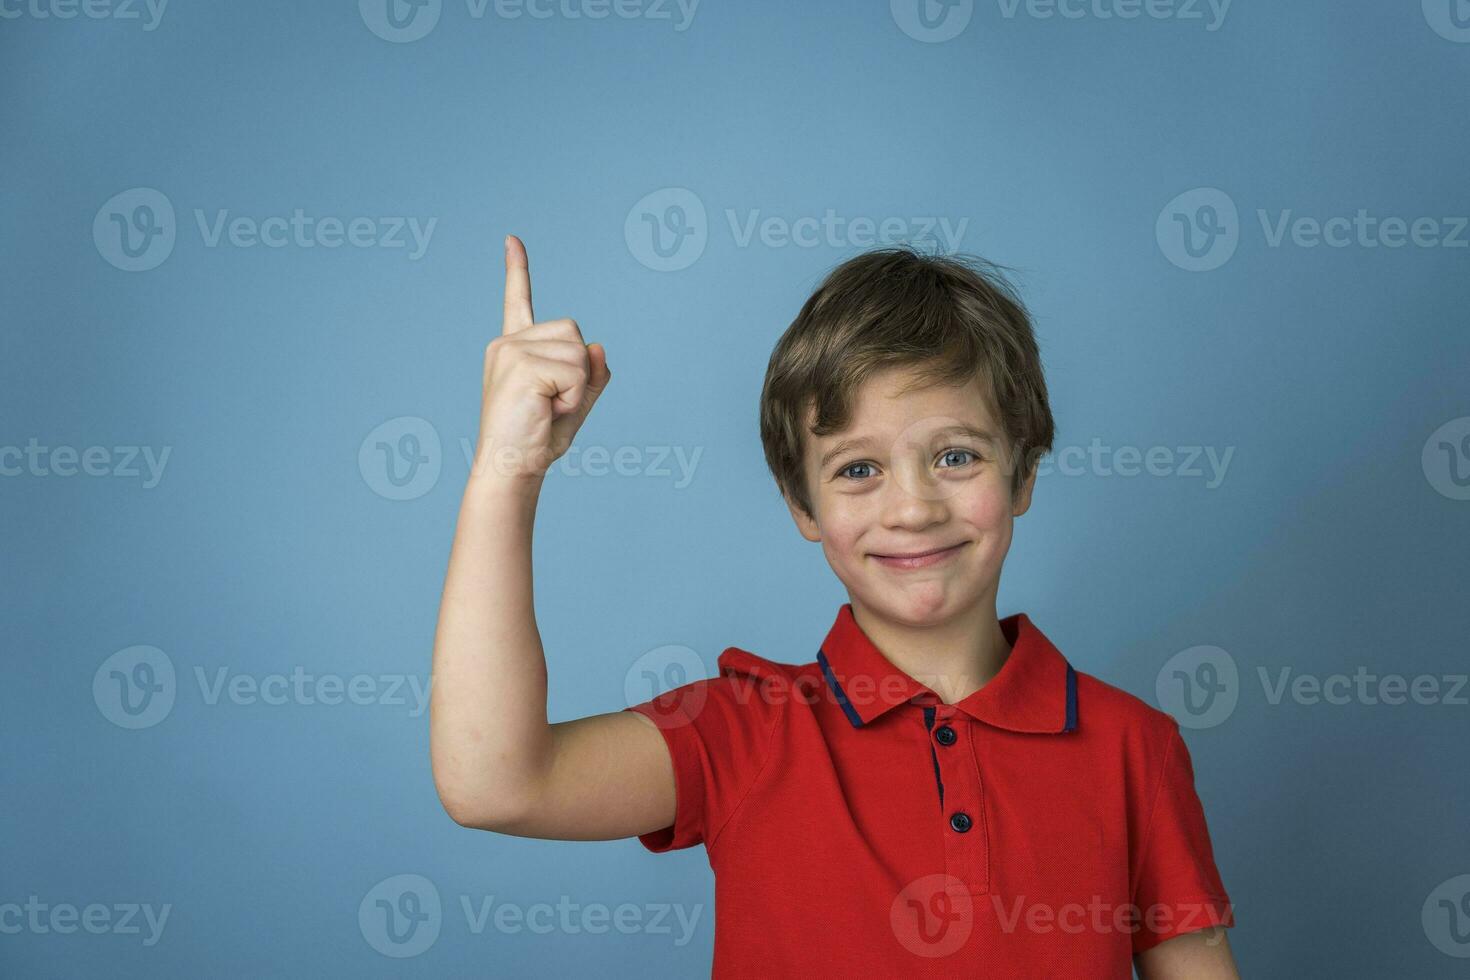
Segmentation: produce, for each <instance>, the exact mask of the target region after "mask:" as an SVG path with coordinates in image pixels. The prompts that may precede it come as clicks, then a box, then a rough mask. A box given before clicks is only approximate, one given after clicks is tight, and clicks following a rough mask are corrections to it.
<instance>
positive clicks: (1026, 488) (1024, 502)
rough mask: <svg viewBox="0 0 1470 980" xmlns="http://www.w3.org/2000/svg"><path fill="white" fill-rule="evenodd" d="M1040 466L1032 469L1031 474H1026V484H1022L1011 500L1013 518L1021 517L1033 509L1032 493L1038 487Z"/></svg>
mask: <svg viewBox="0 0 1470 980" xmlns="http://www.w3.org/2000/svg"><path fill="white" fill-rule="evenodd" d="M1040 468H1041V467H1040V466H1033V467H1031V472H1030V473H1028V474H1026V482H1025V483H1023V484H1021V487H1020V489H1018V490H1017V491H1016V492H1015V494H1014V496H1013V497H1012V499H1011V516H1012V517H1020V516H1021V515H1022V514H1024V513H1026V511H1028V510H1030V509H1031V491H1032V490H1033V489H1035V487H1036V471H1037V470H1039V469H1040Z"/></svg>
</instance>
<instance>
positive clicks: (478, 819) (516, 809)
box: [435, 778, 530, 831]
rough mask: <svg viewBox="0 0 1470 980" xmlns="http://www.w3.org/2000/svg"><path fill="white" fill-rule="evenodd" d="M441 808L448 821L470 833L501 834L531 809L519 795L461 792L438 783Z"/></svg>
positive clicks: (436, 781) (440, 782)
mask: <svg viewBox="0 0 1470 980" xmlns="http://www.w3.org/2000/svg"><path fill="white" fill-rule="evenodd" d="M435 788H436V789H437V790H438V793H439V805H440V806H441V807H443V808H444V812H445V813H447V814H448V815H449V819H451V820H453V821H454V822H455V823H457V824H459V825H460V826H461V827H465V828H468V829H470V830H490V831H501V830H502V829H503V828H505V827H509V826H512V825H514V824H515V823H516V822H517V821H519V820H520V819H522V817H523V816H524V815H525V814H526V813H527V812H528V810H529V809H530V808H529V807H528V806H526V805H525V804H524V803H523V802H522V800H521V798H520V796H519V795H518V794H511V793H505V792H483V791H482V792H459V791H456V790H455V789H454V788H452V787H451V786H447V785H445V783H444V782H442V781H440V780H439V779H437V778H436V779H435Z"/></svg>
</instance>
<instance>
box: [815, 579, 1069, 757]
mask: <svg viewBox="0 0 1470 980" xmlns="http://www.w3.org/2000/svg"><path fill="white" fill-rule="evenodd" d="M1000 628H1001V632H1002V633H1004V634H1005V638H1006V640H1007V641H1008V642H1009V643H1010V644H1011V652H1010V656H1008V657H1007V658H1006V662H1005V663H1004V664H1002V665H1001V669H1000V673H998V674H996V675H995V676H994V677H992V678H991V679H990V680H989V681H988V682H987V683H986V684H985V685H984V686H983V687H981V688H980V689H979V690H978V691H975V692H974V693H973V694H971V695H970V696H969V697H967V698H965V699H964V700H962V701H959V702H957V703H956V704H955V707H956V708H958V709H959V710H961V711H963V712H965V713H966V714H968V715H970V716H971V717H972V718H974V719H976V720H977V721H983V722H985V723H986V724H988V725H994V726H996V727H998V728H1005V729H1009V730H1010V731H1014V732H1035V733H1060V732H1070V731H1073V730H1075V729H1076V727H1077V673H1076V671H1074V670H1073V669H1072V665H1071V664H1069V663H1068V662H1067V660H1066V658H1065V657H1063V656H1062V654H1061V652H1060V651H1058V650H1057V648H1056V647H1055V646H1053V645H1052V643H1051V641H1050V640H1048V639H1047V638H1046V635H1045V634H1044V633H1042V632H1041V630H1039V629H1038V628H1037V627H1036V624H1034V623H1032V622H1031V620H1030V618H1029V617H1028V616H1027V615H1026V614H1025V613H1016V614H1015V615H1012V616H1007V617H1006V618H1004V619H1002V620H1000ZM817 663H818V665H820V667H821V668H822V676H823V677H825V678H826V681H827V686H828V687H829V688H831V690H832V693H833V694H834V695H835V696H836V698H837V703H838V704H839V705H841V706H842V710H843V712H844V713H845V714H846V715H847V720H848V721H850V722H852V725H853V727H854V728H861V727H862V726H864V725H866V724H868V723H869V722H871V721H872V720H873V719H875V718H877V717H878V716H879V715H881V714H883V713H884V712H886V711H887V710H888V709H889V708H892V707H894V706H895V705H899V704H903V703H904V702H905V701H910V700H915V699H917V700H919V701H920V702H921V703H928V704H935V703H938V700H939V699H938V695H936V694H935V693H934V692H933V691H932V690H930V689H929V688H928V687H926V686H925V685H923V684H921V683H919V682H918V681H916V680H914V679H913V678H912V677H910V676H909V675H907V674H905V673H904V672H903V671H901V670H899V669H898V668H897V667H895V666H894V665H893V664H892V662H890V661H889V660H888V658H887V657H885V656H884V655H883V652H882V651H881V650H879V649H878V647H877V646H875V645H874V643H873V641H872V640H870V639H869V638H868V635H867V634H866V633H864V632H863V630H862V627H860V626H858V624H857V620H856V619H854V618H853V614H852V603H850V602H846V603H843V604H842V608H841V609H839V610H838V611H837V620H836V622H834V623H833V624H832V628H831V629H830V630H828V631H827V638H826V639H824V640H823V641H822V647H821V649H820V650H819V651H818V652H817Z"/></svg>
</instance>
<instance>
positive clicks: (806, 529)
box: [781, 492, 822, 541]
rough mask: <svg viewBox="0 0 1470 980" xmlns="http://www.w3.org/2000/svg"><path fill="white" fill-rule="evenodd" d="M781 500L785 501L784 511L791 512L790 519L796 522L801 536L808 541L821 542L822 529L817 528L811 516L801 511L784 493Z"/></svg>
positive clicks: (798, 505)
mask: <svg viewBox="0 0 1470 980" xmlns="http://www.w3.org/2000/svg"><path fill="white" fill-rule="evenodd" d="M781 499H783V500H785V501H786V509H787V510H789V511H791V519H792V520H793V521H795V522H796V529H797V530H798V531H800V532H801V536H802V537H804V538H806V539H807V540H808V541H820V540H822V529H821V528H819V527H817V522H816V521H815V520H813V519H812V517H811V515H810V514H808V513H807V512H806V511H804V510H802V509H801V505H800V504H798V503H797V502H796V501H794V500H792V499H791V498H790V497H789V496H787V495H786V494H785V493H784V492H783V493H782V494H781Z"/></svg>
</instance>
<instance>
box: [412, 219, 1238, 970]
mask: <svg viewBox="0 0 1470 980" xmlns="http://www.w3.org/2000/svg"><path fill="white" fill-rule="evenodd" d="M505 264H506V288H505V319H504V326H503V332H502V334H501V336H500V337H497V338H495V340H493V341H492V342H491V343H490V345H489V347H488V348H487V350H486V356H485V370H484V378H483V380H484V401H483V408H482V411H481V417H480V436H479V449H478V451H477V454H476V465H475V467H474V469H473V472H472V474H471V476H470V479H469V485H468V487H467V489H466V491H465V495H464V499H463V502H462V505H461V510H460V518H459V524H458V527H457V528H456V531H455V539H454V545H453V550H452V553H451V556H450V561H449V569H448V574H447V577H446V581H445V586H444V597H443V603H442V606H441V609H440V616H439V626H438V631H437V634H436V637H435V648H434V668H433V669H434V684H433V686H432V688H431V690H432V698H431V704H430V724H431V744H432V758H433V769H434V779H435V785H436V787H437V789H438V792H439V797H440V800H441V801H442V803H443V805H444V807H445V809H446V810H447V811H448V813H449V814H450V815H451V816H452V817H453V818H454V820H455V821H456V822H458V823H460V824H462V825H464V826H467V827H476V828H481V829H485V830H492V831H496V832H498V833H503V834H513V835H517V836H523V837H542V838H558V839H566V840H601V839H611V838H619V837H629V836H634V835H637V836H638V837H639V839H640V840H641V841H642V843H643V844H644V846H646V847H647V848H648V849H649V850H652V851H665V850H670V849H676V848H682V847H689V846H692V845H694V844H698V843H703V844H704V845H705V847H706V850H707V852H708V855H709V860H710V864H711V867H712V868H713V869H714V872H715V890H716V891H715V911H716V926H715V943H714V969H713V975H714V976H715V977H717V978H718V977H753V976H777V977H785V976H849V977H857V976H870V975H872V976H936V977H937V976H945V977H956V976H975V975H981V974H983V975H986V976H995V977H1089V978H1092V977H1122V978H1126V977H1128V976H1130V972H1131V970H1130V967H1132V966H1136V967H1137V969H1138V972H1139V974H1140V975H1141V976H1142V977H1144V978H1145V980H1156V978H1164V977H1169V978H1172V977H1181V978H1182V977H1189V978H1216V977H1220V978H1228V977H1236V976H1238V974H1237V972H1236V969H1235V964H1234V961H1233V957H1232V955H1231V953H1230V948H1229V943H1228V942H1227V941H1226V938H1225V934H1224V931H1223V927H1228V926H1231V925H1233V924H1234V920H1233V914H1232V908H1231V905H1230V902H1229V898H1228V897H1227V895H1226V893H1225V889H1224V887H1223V885H1222V884H1221V881H1220V877H1219V874H1218V872H1217V870H1216V868H1215V864H1214V857H1213V853H1212V851H1211V846H1210V840H1209V835H1208V832H1207V829H1206V825H1205V819H1204V814H1203V811H1202V809H1201V807H1200V803H1199V799H1198V797H1197V796H1196V794H1195V790H1194V777H1193V771H1192V769H1191V763H1190V757H1189V753H1188V751H1187V749H1186V748H1185V746H1184V742H1183V741H1182V739H1181V738H1180V736H1179V730H1178V726H1177V725H1176V724H1175V723H1174V721H1173V720H1172V719H1171V718H1170V717H1169V716H1168V715H1166V714H1164V713H1163V712H1160V711H1158V710H1156V709H1154V708H1152V707H1150V706H1148V705H1146V704H1145V703H1144V702H1142V701H1140V700H1138V699H1137V698H1134V697H1132V696H1131V695H1129V694H1126V693H1124V692H1123V691H1121V690H1119V689H1117V688H1114V687H1111V686H1109V685H1107V684H1105V683H1103V682H1102V681H1100V680H1097V679H1096V678H1093V677H1091V676H1089V675H1087V674H1084V673H1080V672H1078V671H1075V670H1074V669H1073V668H1072V667H1071V665H1070V664H1068V663H1067V661H1066V659H1065V658H1064V657H1063V656H1062V655H1061V653H1060V652H1059V651H1058V650H1057V649H1056V648H1055V647H1054V646H1052V644H1051V643H1050V641H1049V640H1048V639H1047V638H1046V636H1045V635H1044V634H1043V633H1042V632H1041V630H1040V629H1039V628H1038V627H1037V626H1036V624H1034V623H1032V622H1031V620H1030V619H1029V618H1028V617H1027V616H1026V615H1025V614H1024V613H1016V614H1014V615H1012V616H1008V617H1006V618H1004V619H997V617H996V594H997V589H998V586H999V579H1000V571H1001V566H1002V563H1003V562H1004V559H1005V556H1006V552H1007V550H1008V549H1009V547H1010V542H1011V531H1012V521H1013V519H1014V518H1015V517H1019V516H1021V515H1022V514H1024V513H1025V512H1026V510H1027V509H1028V507H1029V506H1030V500H1031V491H1032V487H1033V485H1034V481H1035V476H1036V463H1037V462H1038V460H1039V458H1040V455H1041V454H1043V453H1045V452H1046V451H1048V450H1049V449H1050V448H1051V442H1052V435H1053V423H1052V417H1051V411H1050V408H1049V405H1048V401H1047V395H1046V387H1045V382H1044V380H1043V376H1042V370H1041V364H1040V357H1039V354H1038V351H1037V345H1036V341H1035V337H1034V335H1033V333H1032V328H1031V325H1030V322H1029V320H1028V318H1027V316H1026V313H1025V310H1024V308H1023V307H1022V305H1021V303H1020V301H1019V300H1018V299H1017V298H1016V297H1015V296H1014V294H1013V293H1012V292H1011V291H1010V289H1009V287H1008V286H1007V285H1006V284H1005V283H1004V280H1003V279H1001V278H1000V277H999V276H998V275H995V274H993V270H992V269H991V268H990V267H988V266H985V265H984V264H983V263H979V262H976V263H972V264H969V263H966V262H964V261H961V260H958V259H953V258H939V257H926V256H923V255H921V254H918V253H916V252H913V251H911V250H907V249H902V248H895V249H885V250H878V251H874V252H870V253H867V254H864V255H860V256H858V257H856V258H854V259H851V260H849V261H848V262H846V263H844V264H843V265H841V266H839V267H838V268H837V269H836V270H834V271H833V272H832V273H831V275H829V276H828V278H827V279H826V281H825V282H823V283H822V285H821V286H820V287H819V288H818V289H817V291H816V292H815V293H813V295H812V296H811V297H810V299H808V300H807V302H806V304H805V305H804V306H803V308H802V310H801V312H800V314H799V315H798V316H797V318H796V320H795V321H794V322H793V323H792V324H791V326H790V328H789V329H788V330H787V331H786V333H785V334H784V335H783V336H782V338H781V339H780V341H779V342H778V343H777V345H776V348H775V351H774V352H773V354H772V356H771V360H770V364H769V367H768V369H767V374H766V380H765V386H764V389H763V391H762V393H761V406H760V426H761V438H762V441H763V443H764V445H765V451H766V458H767V462H768V463H769V465H770V468H771V470H772V472H773V474H774V475H775V477H776V481H777V484H778V486H779V487H780V489H781V492H782V495H783V497H784V499H785V501H786V503H787V506H788V508H789V509H790V511H791V515H792V517H793V519H794V520H795V522H796V524H797V527H798V528H799V530H800V531H801V533H802V535H803V536H804V537H806V538H807V539H808V540H810V541H814V542H820V543H821V545H822V549H823V551H824V553H825V554H826V557H827V560H828V562H829V563H830V564H831V566H832V569H833V571H834V572H835V573H836V574H837V576H838V578H839V579H840V580H841V581H842V583H843V585H844V586H845V588H846V590H847V594H848V596H849V599H850V601H849V602H847V603H844V604H843V605H842V606H841V608H840V609H839V610H838V611H837V615H836V619H835V621H834V622H833V623H832V626H831V629H830V630H829V631H828V633H827V636H826V639H825V640H824V641H823V643H822V644H821V648H820V650H818V651H817V652H816V654H815V658H814V661H813V662H810V663H805V664H801V665H793V664H788V663H778V662H775V661H771V660H767V659H765V658H763V657H759V656H757V655H755V654H753V653H750V652H747V651H744V650H741V649H738V648H735V647H730V648H727V649H726V650H725V651H724V653H723V654H721V656H720V658H719V666H720V676H719V677H716V678H709V679H703V680H697V681H693V682H691V683H688V684H685V685H682V686H680V687H677V688H675V689H674V690H672V691H668V692H665V693H664V694H662V695H660V696H659V697H656V698H653V699H651V700H649V701H646V702H644V703H642V704H638V705H633V706H631V707H629V708H626V709H624V710H623V711H617V712H611V713H608V714H602V715H595V716H592V717H588V718H581V719H578V720H575V721H568V722H562V723H559V724H554V725H551V724H547V719H546V661H545V657H544V654H543V651H542V648H541V643H540V638H539V636H538V634H537V629H536V621H535V616H534V610H533V603H532V589H531V532H532V523H533V519H534V514H535V507H536V500H537V495H538V492H539V489H540V485H541V481H542V479H543V478H544V474H545V470H546V468H547V467H548V466H549V465H550V464H551V463H552V462H553V461H554V460H555V459H556V458H557V457H559V456H560V455H561V454H562V453H563V452H565V451H566V449H567V447H568V446H569V445H570V443H571V441H572V437H573V435H574V434H575V433H576V431H577V429H578V427H579V426H580V425H581V424H582V421H583V420H584V419H585V418H586V417H587V414H588V412H589V411H590V410H591V408H592V405H593V404H594V403H595V401H596V400H597V398H598V396H599V395H600V394H601V393H602V391H603V390H604V389H605V388H606V386H607V384H608V383H609V380H610V378H611V373H610V372H609V370H608V367H607V355H606V352H605V351H604V350H603V349H602V346H601V345H600V344H585V343H584V342H583V339H582V336H581V333H580V331H579V329H578V327H577V325H576V323H575V322H573V321H571V320H565V319H563V320H551V321H546V322H543V323H535V322H534V321H533V318H532V312H531V289H530V275H529V271H528V266H527V258H526V253H525V249H524V246H523V245H522V244H521V242H520V240H519V239H517V238H515V237H514V236H510V237H507V239H506V258H505Z"/></svg>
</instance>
